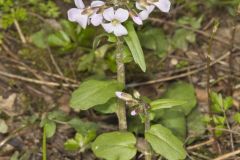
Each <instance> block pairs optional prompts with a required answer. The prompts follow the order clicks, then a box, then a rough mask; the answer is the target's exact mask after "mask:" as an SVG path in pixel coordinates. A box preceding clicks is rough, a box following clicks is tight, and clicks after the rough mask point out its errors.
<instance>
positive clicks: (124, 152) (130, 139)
mask: <svg viewBox="0 0 240 160" xmlns="http://www.w3.org/2000/svg"><path fill="white" fill-rule="evenodd" d="M135 144H136V138H135V137H134V135H133V134H132V133H130V132H110V133H104V134H101V135H100V136H98V137H97V138H96V140H95V141H94V142H93V144H92V150H93V152H94V154H95V155H96V156H97V157H98V158H103V159H106V160H130V159H132V158H133V157H134V156H135V155H136V153H137V149H136V147H135Z"/></svg>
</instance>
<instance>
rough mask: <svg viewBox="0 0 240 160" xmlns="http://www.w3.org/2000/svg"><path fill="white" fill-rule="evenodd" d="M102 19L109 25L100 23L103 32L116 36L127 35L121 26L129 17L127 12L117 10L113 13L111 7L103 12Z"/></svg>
mask: <svg viewBox="0 0 240 160" xmlns="http://www.w3.org/2000/svg"><path fill="white" fill-rule="evenodd" d="M103 17H104V19H105V20H107V21H109V22H110V23H102V26H103V28H104V30H105V31H106V32H108V33H114V34H115V35H116V36H123V35H127V34H128V31H127V29H126V28H125V27H124V26H123V25H122V24H121V23H123V22H125V21H126V20H127V19H128V17H129V12H128V11H127V10H125V9H122V8H118V9H117V10H116V11H114V9H113V7H111V8H108V9H106V10H104V12H103Z"/></svg>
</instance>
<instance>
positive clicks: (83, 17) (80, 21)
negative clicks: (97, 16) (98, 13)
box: [76, 15, 89, 29]
mask: <svg viewBox="0 0 240 160" xmlns="http://www.w3.org/2000/svg"><path fill="white" fill-rule="evenodd" d="M88 20H89V19H88V16H87V15H81V18H80V19H77V20H76V22H78V24H79V25H80V26H81V27H82V28H83V29H86V27H87V25H88V22H89V21H88Z"/></svg>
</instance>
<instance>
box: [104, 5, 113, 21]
mask: <svg viewBox="0 0 240 160" xmlns="http://www.w3.org/2000/svg"><path fill="white" fill-rule="evenodd" d="M103 17H104V19H106V20H108V21H112V20H113V19H114V9H113V7H111V8H108V9H105V10H104V11H103Z"/></svg>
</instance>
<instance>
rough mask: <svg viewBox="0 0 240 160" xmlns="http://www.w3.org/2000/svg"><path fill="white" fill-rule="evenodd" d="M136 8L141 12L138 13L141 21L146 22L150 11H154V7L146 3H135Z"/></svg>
mask: <svg viewBox="0 0 240 160" xmlns="http://www.w3.org/2000/svg"><path fill="white" fill-rule="evenodd" d="M136 8H137V9H139V10H141V12H140V13H139V17H140V18H141V19H142V20H146V19H148V17H149V15H150V13H152V11H153V10H154V8H155V6H154V5H151V4H148V3H146V4H145V3H140V2H136Z"/></svg>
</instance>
